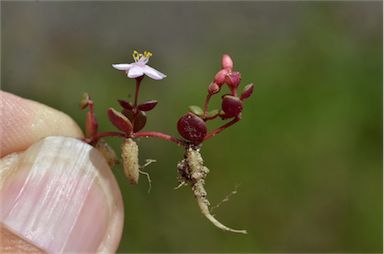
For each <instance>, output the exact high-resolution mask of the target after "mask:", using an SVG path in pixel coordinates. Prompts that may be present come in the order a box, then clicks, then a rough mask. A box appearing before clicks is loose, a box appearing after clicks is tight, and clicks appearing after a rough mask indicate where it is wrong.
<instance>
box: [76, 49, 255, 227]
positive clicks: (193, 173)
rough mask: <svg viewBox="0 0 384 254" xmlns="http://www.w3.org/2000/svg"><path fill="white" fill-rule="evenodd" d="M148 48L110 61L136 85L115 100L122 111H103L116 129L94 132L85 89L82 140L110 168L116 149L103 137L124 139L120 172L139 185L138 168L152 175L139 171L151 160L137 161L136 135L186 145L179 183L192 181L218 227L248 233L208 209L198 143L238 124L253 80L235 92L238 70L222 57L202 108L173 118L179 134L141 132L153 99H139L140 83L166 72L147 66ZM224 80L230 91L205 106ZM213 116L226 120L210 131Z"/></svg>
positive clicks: (201, 203)
mask: <svg viewBox="0 0 384 254" xmlns="http://www.w3.org/2000/svg"><path fill="white" fill-rule="evenodd" d="M151 56H152V53H150V52H148V51H145V52H144V53H143V54H140V53H138V52H137V51H134V53H133V59H134V60H135V62H133V63H130V64H125V63H124V64H113V65H112V66H113V67H114V68H115V69H117V70H120V71H123V72H124V74H125V75H126V76H127V77H128V78H131V79H135V80H136V89H135V93H134V94H135V95H134V100H133V102H130V101H128V100H125V99H120V100H118V103H119V104H120V106H121V107H122V108H121V110H119V111H118V110H115V109H114V108H109V109H108V111H107V114H108V118H109V120H110V122H111V123H112V124H113V125H114V126H115V127H116V128H117V129H118V130H119V131H109V132H98V124H97V120H96V117H95V112H94V103H93V101H92V100H91V98H90V97H89V95H88V94H85V96H84V98H83V100H82V102H81V108H82V109H85V108H88V109H89V111H88V112H87V114H86V121H85V133H86V135H85V139H84V141H85V142H87V143H88V144H90V145H93V146H94V147H96V148H97V149H98V150H99V151H100V152H101V153H102V154H103V155H104V157H105V158H106V160H107V161H108V163H109V164H110V166H111V167H112V166H113V165H114V164H115V163H116V162H117V159H116V155H115V152H114V151H113V150H112V149H111V148H110V147H109V146H108V144H107V143H106V142H105V140H104V138H105V137H119V138H122V139H123V142H122V146H121V158H122V160H123V168H124V172H125V174H126V176H127V178H128V180H129V182H130V183H132V184H137V183H138V180H139V173H141V174H145V175H147V177H148V180H149V183H150V178H149V175H148V173H147V172H144V171H141V169H142V168H144V167H145V166H146V165H148V164H149V163H150V162H151V161H152V160H151V161H149V162H148V163H146V164H145V165H144V166H139V159H138V156H139V148H138V145H137V144H136V142H135V139H137V138H140V137H156V138H161V139H163V140H166V141H169V142H173V143H176V144H177V145H179V146H181V147H183V148H184V149H185V155H184V159H183V160H182V161H181V162H180V163H179V164H178V166H177V168H178V172H179V182H180V186H182V185H190V186H191V188H192V191H193V194H194V196H195V198H196V200H197V203H198V205H199V207H200V211H201V212H202V213H203V214H204V215H205V216H206V217H207V218H208V219H209V220H210V221H211V222H212V223H213V224H214V225H215V226H216V227H218V228H220V229H222V230H225V231H232V232H236V233H246V231H245V230H234V229H231V228H229V227H226V226H224V225H223V224H221V223H220V222H219V221H218V220H216V219H215V218H214V216H213V215H211V214H210V210H209V201H208V199H207V197H206V196H207V193H206V191H205V189H204V184H205V177H206V176H207V174H208V172H209V170H208V168H207V167H205V166H204V163H203V159H202V157H201V154H200V147H201V144H202V142H203V141H206V140H208V139H210V138H211V137H213V136H215V135H217V134H218V133H220V132H221V131H223V130H225V129H226V128H228V127H229V126H231V125H233V124H235V123H237V122H238V121H239V120H240V119H241V112H242V110H243V107H244V105H243V102H244V100H245V99H247V98H249V97H250V96H251V94H252V92H253V84H249V85H247V86H245V88H244V90H243V92H242V93H241V94H240V96H238V88H239V85H240V81H241V74H240V72H237V71H233V61H232V59H231V58H230V57H229V56H228V55H224V56H223V58H222V63H221V69H220V71H219V72H218V73H217V74H216V75H215V77H214V79H213V81H212V82H211V84H210V85H209V86H208V94H207V97H206V99H205V103H204V106H203V108H200V107H198V106H195V105H193V106H190V107H189V112H187V113H186V114H185V115H183V116H182V117H181V118H180V119H179V121H178V122H177V129H178V132H179V133H180V135H181V136H182V137H183V139H179V138H175V137H172V136H170V135H167V134H164V133H161V132H156V131H142V129H143V128H144V127H145V125H146V123H147V113H148V112H149V111H151V110H153V109H154V108H155V107H156V105H157V101H156V100H150V101H146V102H143V103H139V94H140V85H141V82H142V80H143V79H144V77H145V76H148V77H150V78H152V79H155V80H161V79H164V78H165V77H166V75H164V74H163V73H161V72H159V71H157V70H155V69H154V68H152V67H150V66H149V65H147V63H148V61H149V58H150V57H151ZM224 85H227V87H228V88H229V93H227V94H224V95H222V97H221V100H222V102H221V108H220V109H213V110H209V102H210V100H211V98H212V96H214V95H216V94H218V93H219V92H220V91H221V89H222V87H223V86H224ZM214 119H221V120H229V121H228V122H227V123H225V124H224V125H222V126H221V127H219V128H217V129H215V130H213V131H211V132H208V129H207V125H206V122H207V121H210V120H214Z"/></svg>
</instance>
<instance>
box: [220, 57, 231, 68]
mask: <svg viewBox="0 0 384 254" xmlns="http://www.w3.org/2000/svg"><path fill="white" fill-rule="evenodd" d="M221 66H222V68H223V69H227V70H232V68H233V61H232V59H231V57H230V56H229V55H227V54H224V55H223V58H222V59H221Z"/></svg>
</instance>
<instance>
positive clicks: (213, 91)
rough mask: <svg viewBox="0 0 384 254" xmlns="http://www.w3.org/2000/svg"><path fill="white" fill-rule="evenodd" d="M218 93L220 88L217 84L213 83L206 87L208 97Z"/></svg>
mask: <svg viewBox="0 0 384 254" xmlns="http://www.w3.org/2000/svg"><path fill="white" fill-rule="evenodd" d="M218 92H220V86H219V85H218V84H216V83H215V82H212V83H211V84H210V85H209V86H208V93H209V94H210V95H213V94H217V93H218Z"/></svg>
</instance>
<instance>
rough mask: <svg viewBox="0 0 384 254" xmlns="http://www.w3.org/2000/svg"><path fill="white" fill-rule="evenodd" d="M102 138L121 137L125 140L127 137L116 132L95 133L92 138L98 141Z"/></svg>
mask: <svg viewBox="0 0 384 254" xmlns="http://www.w3.org/2000/svg"><path fill="white" fill-rule="evenodd" d="M103 137H123V138H126V137H127V135H126V134H125V133H122V132H116V131H107V132H100V133H97V135H96V136H95V137H94V138H95V139H100V138H103Z"/></svg>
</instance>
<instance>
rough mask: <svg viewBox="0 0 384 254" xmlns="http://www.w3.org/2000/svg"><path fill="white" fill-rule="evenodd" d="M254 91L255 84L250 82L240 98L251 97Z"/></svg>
mask: <svg viewBox="0 0 384 254" xmlns="http://www.w3.org/2000/svg"><path fill="white" fill-rule="evenodd" d="M252 93H253V84H249V85H247V86H246V87H245V88H244V90H243V93H242V94H241V96H240V100H245V99H247V98H249V97H250V96H251V95H252Z"/></svg>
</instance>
